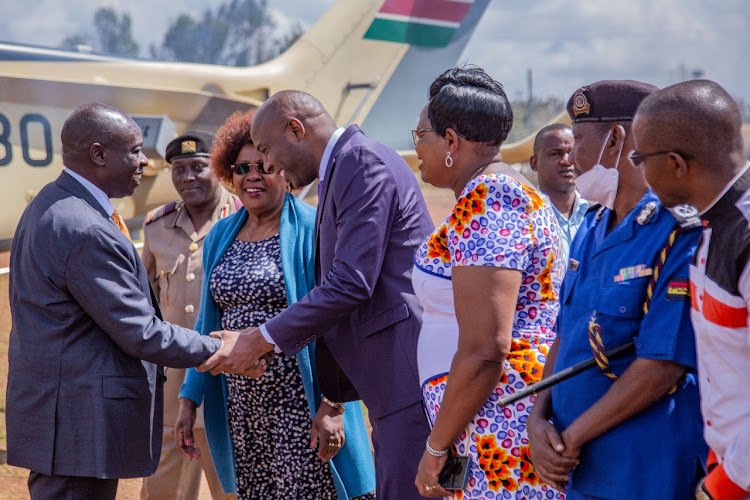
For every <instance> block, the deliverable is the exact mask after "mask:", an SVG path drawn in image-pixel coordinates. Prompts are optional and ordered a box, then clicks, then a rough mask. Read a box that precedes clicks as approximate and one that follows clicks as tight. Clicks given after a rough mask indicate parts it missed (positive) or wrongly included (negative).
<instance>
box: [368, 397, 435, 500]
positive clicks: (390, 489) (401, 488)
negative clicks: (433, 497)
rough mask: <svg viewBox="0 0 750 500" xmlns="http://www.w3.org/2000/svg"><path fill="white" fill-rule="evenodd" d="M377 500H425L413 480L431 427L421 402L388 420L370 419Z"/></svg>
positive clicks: (391, 415) (389, 416)
mask: <svg viewBox="0 0 750 500" xmlns="http://www.w3.org/2000/svg"><path fill="white" fill-rule="evenodd" d="M370 423H371V424H372V445H373V447H374V448H375V480H376V492H377V497H378V500H408V499H421V498H423V497H422V496H421V495H420V494H419V491H418V490H417V487H416V486H414V480H415V479H416V477H417V467H418V466H419V461H420V460H421V459H422V453H424V449H425V443H426V442H427V436H428V435H429V433H430V426H429V424H428V423H427V417H425V414H424V409H423V408H422V402H421V401H420V402H418V403H414V404H413V405H411V406H407V407H406V408H404V409H402V410H399V411H397V412H395V413H392V414H390V415H386V416H385V417H382V418H379V419H375V418H372V417H371V418H370Z"/></svg>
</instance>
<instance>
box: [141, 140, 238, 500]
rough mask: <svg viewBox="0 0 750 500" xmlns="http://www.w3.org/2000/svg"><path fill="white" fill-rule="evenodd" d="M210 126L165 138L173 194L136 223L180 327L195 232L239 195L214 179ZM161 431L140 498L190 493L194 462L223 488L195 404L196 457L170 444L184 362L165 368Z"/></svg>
mask: <svg viewBox="0 0 750 500" xmlns="http://www.w3.org/2000/svg"><path fill="white" fill-rule="evenodd" d="M212 141H213V134H210V133H208V132H202V131H190V132H186V133H185V134H183V135H181V136H180V137H177V138H176V139H174V140H173V141H172V142H170V143H169V144H168V145H167V150H166V160H167V162H169V163H171V165H172V182H173V183H174V187H175V189H176V190H177V193H178V194H179V196H180V198H181V199H180V201H177V202H171V203H167V204H166V205H164V206H161V207H159V208H157V209H155V210H153V211H151V212H150V213H149V214H148V215H147V216H146V220H145V224H144V227H143V235H144V245H143V251H142V258H143V264H144V266H145V267H146V271H147V272H148V275H149V279H150V280H151V283H152V285H153V288H154V293H155V294H156V296H157V297H158V299H159V305H160V306H161V311H162V314H163V315H164V319H165V320H166V321H169V322H171V323H175V324H178V325H180V326H184V327H187V328H193V327H194V326H195V320H196V318H197V317H198V307H199V305H200V304H199V301H200V290H201V281H202V278H203V266H202V254H203V240H204V238H205V236H206V234H208V231H209V230H210V229H211V226H213V224H214V223H215V222H216V221H217V220H219V219H220V218H223V217H226V216H227V215H230V214H233V213H235V212H236V211H237V207H238V206H239V201H238V199H237V197H236V196H235V195H233V194H232V193H230V192H229V191H227V190H226V189H225V188H224V187H223V186H222V185H221V183H220V182H219V180H218V178H217V177H216V175H215V174H214V173H213V172H212V171H211V168H210V165H209V152H210V150H211V143H212ZM165 374H166V376H167V382H166V383H165V384H164V435H163V440H162V449H161V458H160V461H159V467H158V469H157V470H156V473H155V474H154V475H153V476H151V477H147V478H144V480H143V486H142V488H141V498H142V499H144V500H146V499H148V500H161V499H164V500H166V499H170V500H175V499H177V500H197V498H198V492H199V488H200V482H201V470H203V471H204V472H205V474H206V479H207V481H208V485H209V488H210V490H211V496H212V497H213V498H214V499H220V498H221V499H223V498H234V495H233V494H232V495H226V494H225V493H224V492H223V490H222V488H221V484H220V483H219V479H218V477H217V475H216V471H215V470H214V465H213V461H212V460H211V454H210V451H209V447H208V443H207V441H206V435H205V431H204V428H203V412H202V410H199V412H198V416H197V422H196V425H195V426H194V428H193V438H194V439H195V441H196V443H197V445H198V447H199V449H200V450H201V453H202V455H201V459H200V460H187V459H186V458H185V457H183V456H182V455H181V454H180V452H179V451H178V449H177V447H176V446H175V440H174V423H175V422H176V421H177V415H178V411H179V407H180V403H179V398H178V394H179V390H180V386H181V385H182V381H183V379H184V374H185V370H182V369H173V368H168V369H167V368H165Z"/></svg>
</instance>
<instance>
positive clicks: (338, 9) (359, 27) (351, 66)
mask: <svg viewBox="0 0 750 500" xmlns="http://www.w3.org/2000/svg"><path fill="white" fill-rule="evenodd" d="M488 4H489V0H473V1H472V0H385V2H383V0H357V1H354V2H353V1H351V0H339V1H338V2H336V3H335V4H334V5H333V7H331V8H330V9H329V10H328V11H327V12H326V13H325V14H324V15H323V16H322V17H321V19H320V20H319V21H318V22H317V23H316V24H315V25H314V26H313V27H312V28H310V30H309V31H308V32H307V33H305V34H304V35H303V36H302V37H301V38H300V39H299V40H298V41H297V42H296V43H295V44H294V45H292V46H291V47H290V48H289V49H288V50H287V51H286V52H284V53H283V54H281V55H280V56H279V57H277V58H275V59H273V60H271V61H268V62H266V63H264V64H261V65H258V66H255V67H252V68H246V69H245V71H246V72H247V73H246V74H245V79H244V81H243V82H242V84H241V85H242V87H243V88H242V89H239V88H236V89H226V90H229V91H233V92H234V93H237V94H240V95H243V96H245V97H252V98H256V99H259V100H264V99H265V98H267V97H268V96H270V95H272V94H274V93H276V92H278V91H280V90H285V89H288V88H296V89H299V90H304V91H306V92H309V93H310V94H312V95H314V96H315V97H317V98H318V99H319V100H320V101H321V102H322V103H323V105H324V106H325V107H326V109H327V110H328V111H329V112H330V113H331V115H332V116H333V117H334V119H335V120H336V122H337V123H338V124H339V125H342V126H346V125H348V124H351V123H359V124H360V125H361V126H362V128H363V129H364V130H365V132H366V133H367V134H368V135H370V136H371V137H373V138H375V139H376V140H379V141H381V142H383V143H385V144H388V145H389V146H391V147H393V148H396V149H406V148H407V147H411V145H410V142H411V141H410V139H409V138H410V135H409V134H408V130H406V129H407V128H409V127H410V126H411V124H412V123H414V122H416V119H417V117H418V115H419V110H420V109H421V107H422V106H423V105H424V102H425V100H426V97H427V89H428V87H429V84H430V83H431V82H432V80H433V79H434V78H435V77H436V76H437V75H439V74H440V73H441V72H443V71H444V70H446V69H448V68H450V67H452V66H454V65H455V64H456V62H457V61H458V58H459V57H460V56H461V53H462V52H463V50H464V48H465V47H466V44H467V43H468V41H469V39H470V37H471V35H472V33H473V31H474V29H475V28H476V26H477V23H478V22H479V19H480V18H481V16H482V14H483V13H484V11H485V9H486V8H487V5H488ZM254 75H257V77H255V76H254ZM254 84H255V85H254ZM236 85H240V83H236Z"/></svg>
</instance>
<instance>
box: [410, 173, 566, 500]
mask: <svg viewBox="0 0 750 500" xmlns="http://www.w3.org/2000/svg"><path fill="white" fill-rule="evenodd" d="M559 247H560V240H559V229H558V226H557V219H556V217H555V215H554V212H553V211H552V209H551V207H550V206H549V202H548V201H546V199H545V198H544V197H543V196H542V195H541V194H540V193H538V192H537V191H536V190H534V189H533V188H529V187H526V186H522V185H521V184H519V183H518V182H517V181H515V180H514V179H512V178H510V177H507V176H504V175H480V176H478V177H477V178H475V179H473V180H472V181H471V182H470V183H469V184H468V185H467V186H466V187H465V188H464V190H463V192H462V193H461V195H460V196H459V199H458V202H457V203H456V207H455V208H454V210H453V212H452V213H451V215H450V216H449V217H448V218H447V219H446V220H445V222H443V224H441V225H440V226H439V227H438V228H437V229H436V230H435V231H434V232H433V233H432V235H430V237H429V238H428V239H427V240H426V241H425V242H424V243H423V244H422V246H421V247H420V249H419V251H418V252H417V255H416V257H415V266H416V267H417V268H418V269H420V270H422V271H424V272H426V273H428V274H430V275H433V276H437V277H439V278H445V279H450V278H451V270H452V269H453V268H454V267H458V266H495V267H505V268H510V269H517V270H518V271H520V272H521V286H520V288H519V293H518V300H517V303H516V311H515V316H514V321H513V330H512V332H511V335H512V338H511V351H510V354H509V355H508V357H507V358H506V360H505V365H504V369H503V373H502V375H501V378H500V381H499V382H498V384H497V386H496V388H495V390H494V392H493V393H492V394H491V395H490V397H489V399H488V400H487V401H486V402H485V403H484V405H483V406H482V407H481V408H480V409H479V411H478V412H477V414H476V415H475V416H474V418H472V420H471V421H470V422H469V425H468V426H467V428H466V430H465V431H464V432H463V433H462V434H461V436H460V437H459V438H458V439H457V440H456V441H455V442H454V443H453V451H454V452H455V453H457V454H458V455H468V456H470V457H471V459H472V464H471V468H470V471H469V474H470V476H469V480H468V483H467V486H466V489H465V490H463V491H461V492H458V493H456V494H455V495H454V497H453V498H462V499H467V500H468V499H472V500H473V499H484V498H493V499H500V498H502V499H505V498H509V499H510V498H513V499H532V498H533V499H538V498H544V499H562V498H564V495H563V494H561V493H560V492H558V491H556V490H554V489H552V488H551V487H550V486H548V485H546V484H543V483H541V482H540V481H539V478H538V476H537V475H536V473H535V472H534V468H533V466H532V465H531V462H530V461H529V459H528V445H529V440H528V434H527V432H526V419H527V418H528V415H529V412H530V411H531V407H532V405H533V402H534V399H535V398H534V397H533V396H530V397H527V398H524V399H522V400H520V401H518V402H516V403H514V404H513V405H509V406H506V407H501V406H499V405H498V404H497V402H498V400H499V399H500V398H501V397H503V396H505V395H507V394H512V393H514V392H516V391H519V390H521V389H523V388H525V387H526V386H527V385H529V384H532V383H534V382H538V381H539V380H540V379H541V376H542V371H543V369H544V362H545V361H546V357H547V353H548V352H549V347H550V346H551V345H552V341H553V340H554V333H553V330H552V327H553V326H554V323H555V319H556V317H557V311H558V309H559V304H558V292H559V289H560V284H561V283H562V276H563V273H564V271H565V269H564V267H565V263H563V262H559V260H558V259H557V258H556V256H557V255H558V254H559V253H558V252H559ZM478 295H479V296H481V291H480V292H478ZM421 342H422V338H420V343H421ZM420 345H421V344H420ZM428 348H429V346H428ZM434 348H435V349H441V350H444V349H445V348H446V346H445V345H440V346H437V345H436V346H435V347H434ZM425 375H426V376H425V377H424V378H423V380H425V379H427V378H429V380H427V381H426V382H424V384H423V386H422V397H423V400H424V404H425V408H426V410H427V414H428V418H429V420H430V423H431V424H434V422H435V418H437V415H438V412H439V411H440V405H441V404H442V399H443V395H444V393H445V387H446V386H447V384H448V378H449V375H448V374H445V373H435V374H434V376H432V377H431V378H430V375H431V374H430V373H427V374H425ZM511 492H512V493H511ZM550 495H551V496H550Z"/></svg>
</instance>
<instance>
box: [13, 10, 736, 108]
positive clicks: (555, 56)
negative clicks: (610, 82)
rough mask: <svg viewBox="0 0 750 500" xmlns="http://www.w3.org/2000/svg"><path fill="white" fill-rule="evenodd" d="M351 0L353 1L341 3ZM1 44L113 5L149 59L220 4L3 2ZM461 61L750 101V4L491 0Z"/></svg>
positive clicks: (553, 82) (304, 16) (510, 73)
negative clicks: (701, 83)
mask: <svg viewBox="0 0 750 500" xmlns="http://www.w3.org/2000/svg"><path fill="white" fill-rule="evenodd" d="M345 1H356V0H345ZM4 3H5V5H4V6H3V16H2V18H0V40H4V41H11V42H23V43H31V44H38V45H50V46H56V45H58V44H59V43H60V41H61V40H62V39H63V38H65V36H67V35H70V34H74V33H78V32H84V31H87V30H89V29H90V24H91V19H92V15H93V12H94V11H95V10H96V9H97V8H98V7H101V6H112V7H114V8H115V9H116V10H117V11H118V12H128V13H130V15H131V16H132V18H133V32H134V35H135V37H136V39H137V41H138V42H139V43H140V45H141V51H142V52H141V54H142V55H145V54H147V49H148V46H149V44H150V43H157V44H158V43H160V42H161V40H162V37H163V35H164V32H165V31H166V29H167V26H168V25H169V21H170V20H171V19H174V18H175V17H176V16H177V15H179V14H180V13H183V12H193V13H194V14H195V16H194V17H198V15H199V14H200V13H201V12H202V11H204V10H205V9H207V8H212V7H213V6H215V5H217V4H218V3H219V2H218V0H180V1H179V2H177V1H169V2H167V1H163V0H129V1H128V2H125V1H119V2H112V1H109V2H106V1H102V0H37V1H35V2H9V1H8V2H4ZM333 3H334V1H333V0H268V4H269V6H270V7H271V8H272V9H275V10H277V11H279V12H280V13H281V14H282V15H284V16H286V17H289V18H292V19H298V20H300V21H301V22H302V23H303V24H305V25H307V26H310V25H312V24H313V23H315V21H316V19H317V18H318V17H319V16H320V15H321V14H322V13H323V12H324V11H325V10H326V9H327V8H328V7H330V6H331V5H332V4H333ZM462 60H463V61H465V62H468V63H473V64H477V65H479V66H481V67H484V68H485V69H486V70H487V71H488V72H489V73H490V74H491V75H492V76H494V77H495V78H496V79H498V80H499V81H501V82H503V84H504V85H505V86H506V89H507V90H509V94H510V95H511V97H522V96H525V95H527V84H526V81H527V77H526V75H527V70H528V69H531V70H532V74H533V85H534V94H535V95H537V96H556V97H560V98H567V97H568V96H569V95H570V94H571V93H572V92H573V91H574V90H575V89H576V88H577V87H579V86H581V85H584V84H586V83H590V82H592V81H596V80H600V79H610V78H614V79H618V78H633V79H638V80H642V81H648V82H651V83H654V84H656V85H658V86H665V85H669V84H671V83H676V82H677V81H680V80H682V79H685V78H686V77H688V76H689V75H690V74H692V73H693V72H694V71H701V72H702V73H703V75H704V77H705V78H710V79H712V80H716V81H717V82H719V83H720V84H721V85H723V86H724V87H726V88H727V89H728V90H729V91H730V93H732V94H733V95H735V96H737V97H741V98H743V99H744V100H745V102H746V103H747V104H750V1H747V0H658V1H654V0H628V1H620V2H615V1H606V0H605V1H592V0H564V1H563V0H535V1H528V0H524V1H522V0H492V1H491V3H490V6H489V7H488V9H487V11H486V12H485V15H484V17H483V19H482V21H481V23H480V25H479V27H478V28H477V31H476V33H475V35H474V38H473V39H472V41H471V42H470V43H469V45H468V47H467V48H466V51H465V53H464V54H463V56H462Z"/></svg>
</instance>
